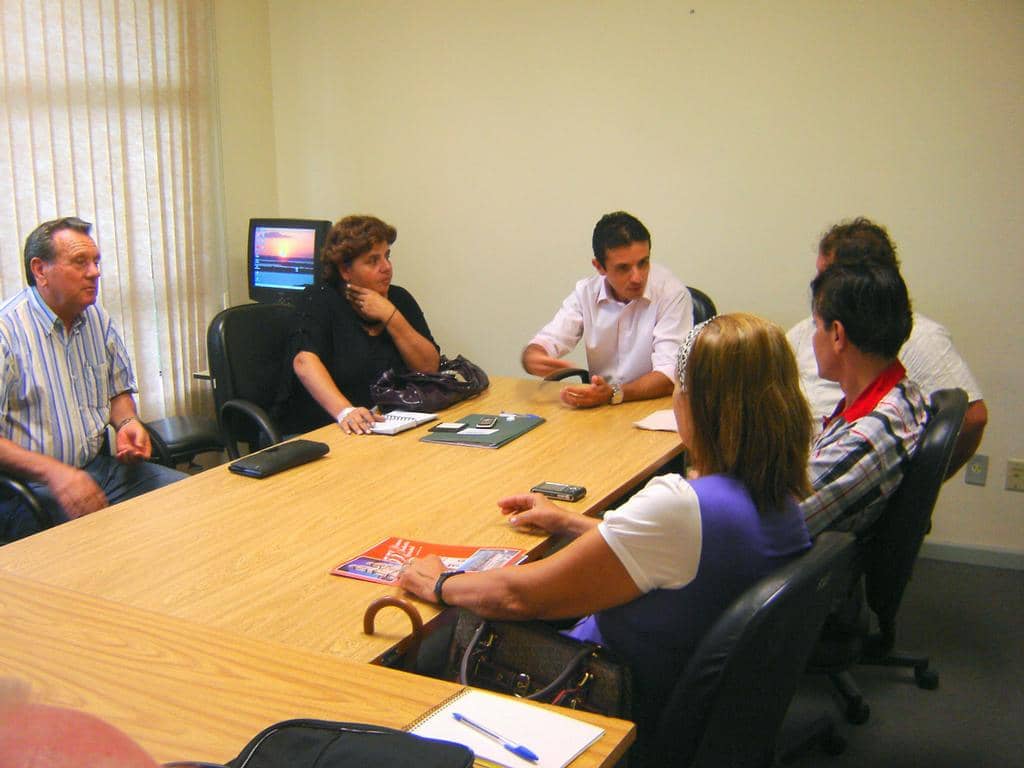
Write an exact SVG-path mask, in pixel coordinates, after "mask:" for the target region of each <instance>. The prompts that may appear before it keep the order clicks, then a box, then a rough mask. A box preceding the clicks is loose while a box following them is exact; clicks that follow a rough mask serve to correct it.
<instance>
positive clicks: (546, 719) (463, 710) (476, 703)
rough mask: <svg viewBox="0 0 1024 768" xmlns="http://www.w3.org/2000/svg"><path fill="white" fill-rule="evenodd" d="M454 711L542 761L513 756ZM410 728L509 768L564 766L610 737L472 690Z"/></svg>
mask: <svg viewBox="0 0 1024 768" xmlns="http://www.w3.org/2000/svg"><path fill="white" fill-rule="evenodd" d="M569 711H571V710H566V712H569ZM453 712H458V713H459V714H461V715H465V716H466V717H468V718H470V719H471V720H473V721H475V722H477V723H480V724H481V725H482V726H484V727H485V728H488V729H490V730H492V731H495V732H497V733H499V734H501V735H502V736H504V737H505V738H506V739H509V740H510V741H514V742H517V743H518V744H521V745H523V746H524V747H527V748H529V749H530V750H531V751H533V752H534V753H535V754H536V755H537V757H538V758H539V759H538V761H537V762H536V763H534V762H532V761H530V760H526V759H524V758H521V757H519V756H518V755H515V754H513V753H512V752H509V751H508V750H507V749H505V748H504V747H503V746H502V745H501V743H499V742H498V741H495V740H493V739H491V738H489V737H487V736H484V735H483V734H481V733H479V732H477V731H476V730H474V729H473V728H471V727H469V726H468V725H465V724H463V723H460V722H459V721H457V720H456V719H455V718H454V717H452V713H453ZM409 730H410V732H411V733H415V734H416V735H417V736H425V737H427V738H430V739H443V740H444V741H454V742H457V743H459V744H464V745H465V746H467V747H469V748H470V749H471V750H473V753H474V754H475V755H476V756H477V758H479V759H482V760H486V761H489V762H492V763H495V764H497V765H502V766H506V767H507V768H529V767H530V766H535V767H538V768H564V766H566V765H568V764H569V763H570V762H572V761H573V760H574V759H575V758H576V756H577V755H579V754H580V753H581V752H583V750H585V749H586V748H587V747H589V746H590V745H591V744H593V743H594V742H595V741H597V740H598V739H599V738H601V736H602V735H603V734H604V729H603V728H599V727H597V726H596V725H591V724H590V723H586V722H583V721H582V720H576V719H575V718H573V717H572V716H571V715H562V714H559V713H557V712H552V711H551V710H548V709H543V708H542V707H538V706H534V705H532V704H528V703H527V702H525V701H518V700H516V699H514V698H512V697H511V696H501V695H498V694H494V693H487V692H484V691H478V690H475V689H472V688H467V689H465V690H464V691H462V692H461V693H460V694H458V695H456V696H453V697H452V698H451V699H449V700H448V701H447V702H445V703H444V704H443V705H441V706H440V707H438V708H437V709H435V710H434V711H433V712H431V713H430V714H429V715H427V716H426V717H425V718H423V719H422V720H420V721H419V722H418V723H416V724H415V725H414V726H413V727H412V728H410V729H409Z"/></svg>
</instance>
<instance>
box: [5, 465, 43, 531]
mask: <svg viewBox="0 0 1024 768" xmlns="http://www.w3.org/2000/svg"><path fill="white" fill-rule="evenodd" d="M0 487H3V488H7V489H8V490H9V491H11V493H14V494H15V495H17V496H20V497H21V499H22V500H23V501H24V502H25V504H26V506H27V507H28V508H29V511H30V512H31V513H32V516H33V517H34V518H35V519H36V523H37V524H38V525H39V530H41V531H43V530H46V529H47V528H52V527H53V524H54V520H53V518H52V517H50V514H49V512H47V511H46V510H45V509H43V505H42V504H40V503H39V497H38V496H36V495H35V493H34V492H33V491H32V489H31V488H29V487H28V486H27V485H25V483H23V482H22V481H21V480H18V479H17V478H14V477H10V476H9V475H0Z"/></svg>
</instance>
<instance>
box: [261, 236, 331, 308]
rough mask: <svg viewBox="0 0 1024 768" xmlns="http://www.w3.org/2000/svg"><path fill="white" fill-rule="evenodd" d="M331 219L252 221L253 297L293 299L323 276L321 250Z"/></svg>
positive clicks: (267, 300) (272, 300) (274, 300)
mask: <svg viewBox="0 0 1024 768" xmlns="http://www.w3.org/2000/svg"><path fill="white" fill-rule="evenodd" d="M330 228H331V222H329V221H325V220H319V219H250V220H249V298H250V299H252V300H253V301H257V302H260V303H264V304H265V303H281V302H291V301H293V300H294V299H295V297H297V296H298V295H299V293H300V292H301V291H302V289H303V288H305V287H306V286H307V285H313V284H314V283H316V282H318V281H319V279H320V249H321V248H322V247H323V244H324V240H325V239H326V237H327V232H328V230H329V229H330Z"/></svg>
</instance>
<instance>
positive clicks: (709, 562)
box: [569, 475, 811, 723]
mask: <svg viewBox="0 0 1024 768" xmlns="http://www.w3.org/2000/svg"><path fill="white" fill-rule="evenodd" d="M691 485H692V486H693V489H694V491H695V492H696V494H697V500H698V502H699V504H700V519H701V552H700V563H699V564H698V567H697V575H696V576H695V577H694V579H693V581H691V582H690V583H689V584H687V585H686V586H684V587H681V588H679V589H656V590H653V591H651V592H648V593H647V594H644V595H641V596H640V597H638V598H637V599H636V600H633V601H632V602H630V603H626V604H625V605H620V606H618V607H616V608H611V609H608V610H605V611H601V612H600V613H597V614H594V615H593V616H591V617H588V618H587V619H584V620H583V621H582V622H580V624H578V625H577V626H576V627H575V628H574V629H573V630H571V632H569V634H571V635H572V636H573V637H577V638H579V639H581V640H593V641H596V642H600V643H603V644H604V645H607V646H608V647H609V648H611V649H613V650H614V651H615V652H616V654H618V656H619V657H620V658H621V659H622V660H623V661H625V662H627V663H628V664H629V665H630V666H631V667H632V669H633V680H634V682H633V687H634V691H633V693H634V699H635V711H634V719H635V720H636V721H637V722H638V723H642V722H643V721H646V722H648V723H650V722H652V720H653V718H654V717H656V716H657V713H659V712H660V711H661V709H662V707H663V706H664V704H665V702H666V700H667V698H668V696H669V694H670V693H671V691H672V688H673V686H674V685H675V682H676V680H677V679H678V678H679V675H680V674H681V673H682V671H683V669H684V667H685V666H686V662H687V661H688V660H689V658H690V656H691V654H692V653H693V651H694V650H695V649H696V647H697V644H698V643H699V642H700V640H701V638H703V636H704V634H705V633H706V632H707V631H708V630H709V629H710V628H711V625H712V624H713V623H714V622H715V620H716V619H717V618H718V617H719V616H720V615H721V614H722V613H723V612H724V611H725V609H726V608H727V607H728V606H729V605H730V604H731V603H732V602H733V600H735V599H736V598H737V597H739V595H740V594H742V593H743V592H744V591H745V590H746V589H747V588H748V587H749V586H751V585H752V584H754V583H755V582H757V581H758V580H760V579H761V578H762V577H763V576H765V575H767V574H768V573H770V572H771V571H772V570H774V569H775V568H777V567H778V566H780V565H781V564H782V563H784V562H786V561H787V560H789V559H791V558H792V557H794V556H795V555H798V554H800V553H801V552H803V551H804V550H806V549H808V548H809V547H810V546H811V539H810V536H809V535H808V533H807V526H806V525H805V524H804V518H803V515H802V514H801V513H800V510H799V508H798V507H797V505H796V503H795V502H791V503H789V504H787V505H786V506H785V508H784V509H781V510H778V511H771V512H768V513H766V514H764V515H761V514H759V513H758V511H757V507H756V506H755V505H754V502H753V500H752V499H751V498H750V494H749V493H747V489H746V487H744V485H743V484H742V483H741V482H740V481H739V480H737V479H735V478H733V477H730V476H728V475H710V476H707V477H702V478H699V479H698V480H694V481H692V482H691Z"/></svg>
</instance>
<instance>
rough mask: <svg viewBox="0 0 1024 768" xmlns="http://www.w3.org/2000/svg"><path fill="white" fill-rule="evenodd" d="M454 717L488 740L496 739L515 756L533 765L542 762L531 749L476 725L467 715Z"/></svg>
mask: <svg viewBox="0 0 1024 768" xmlns="http://www.w3.org/2000/svg"><path fill="white" fill-rule="evenodd" d="M452 717H454V718H455V719H456V720H458V721H459V722H460V723H464V724H465V725H468V726H469V727H470V728H472V729H473V730H474V731H479V732H480V733H482V734H483V735H484V736H487V737H488V738H491V739H494V740H495V741H497V742H499V743H500V744H501V746H503V747H504V748H505V749H507V750H508V751H509V752H511V753H512V754H513V755H518V756H519V757H521V758H523V759H524V760H529V761H530V762H532V763H536V762H537V761H538V760H540V758H539V757H537V755H535V754H534V753H533V752H531V751H530V750H529V749H527V748H526V747H524V746H523V745H522V744H516V743H515V742H514V741H509V740H508V739H506V738H505V737H504V736H502V735H501V734H498V733H495V732H494V731H492V730H491V729H490V728H484V727H483V726H482V725H480V723H474V722H473V721H472V720H470V719H469V718H468V717H466V716H465V715H462V714H459V713H458V712H452Z"/></svg>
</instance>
